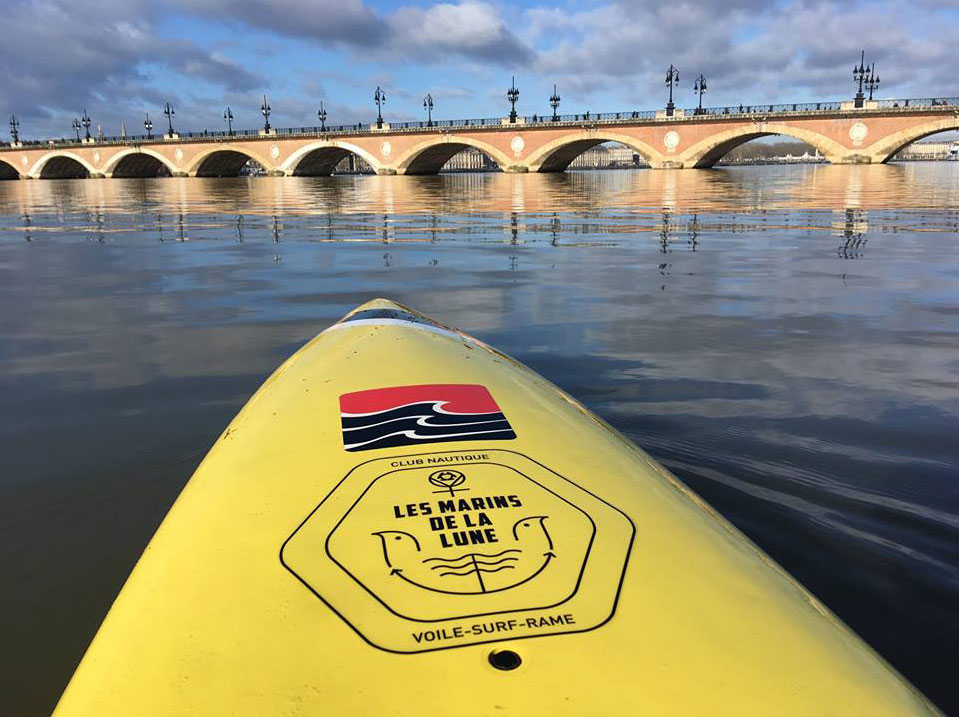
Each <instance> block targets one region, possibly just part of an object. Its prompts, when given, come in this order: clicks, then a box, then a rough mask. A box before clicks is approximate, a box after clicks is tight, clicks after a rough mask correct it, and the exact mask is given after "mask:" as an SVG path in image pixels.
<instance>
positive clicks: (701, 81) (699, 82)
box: [693, 75, 706, 115]
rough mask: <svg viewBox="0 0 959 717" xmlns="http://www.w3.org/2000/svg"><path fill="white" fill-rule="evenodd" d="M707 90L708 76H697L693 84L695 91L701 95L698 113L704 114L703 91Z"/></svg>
mask: <svg viewBox="0 0 959 717" xmlns="http://www.w3.org/2000/svg"><path fill="white" fill-rule="evenodd" d="M705 91H706V78H705V77H703V76H702V75H700V76H699V77H697V78H696V82H695V84H694V85H693V92H695V93H696V94H698V95H699V107H697V108H696V114H698V115H701V114H703V93H704V92H705Z"/></svg>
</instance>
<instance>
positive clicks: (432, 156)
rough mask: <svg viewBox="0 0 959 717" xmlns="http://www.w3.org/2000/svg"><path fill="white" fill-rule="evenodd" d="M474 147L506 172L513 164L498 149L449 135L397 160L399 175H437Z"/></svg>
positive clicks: (485, 143)
mask: <svg viewBox="0 0 959 717" xmlns="http://www.w3.org/2000/svg"><path fill="white" fill-rule="evenodd" d="M469 147H472V148H473V149H477V150H479V151H480V152H482V153H483V154H485V155H487V156H488V157H490V158H491V159H492V160H493V161H494V162H496V164H498V165H499V168H500V169H502V170H503V171H506V169H507V167H509V166H510V165H511V164H513V162H512V161H511V160H510V158H509V157H507V156H506V155H505V154H504V153H503V152H501V151H500V150H498V149H497V148H496V147H494V146H492V145H491V144H488V143H487V142H482V141H480V140H478V139H473V138H472V137H464V136H462V135H455V134H448V135H443V136H442V137H441V138H434V139H429V140H427V141H425V142H420V143H419V144H417V145H415V146H414V147H411V148H410V149H409V150H407V151H406V152H404V153H403V154H402V155H401V156H400V157H398V158H397V160H396V172H397V174H436V173H437V172H439V171H440V169H442V168H443V165H444V164H446V163H447V162H448V161H449V160H450V159H452V158H453V157H454V156H455V155H457V154H459V153H460V152H462V151H463V150H464V149H467V148H469Z"/></svg>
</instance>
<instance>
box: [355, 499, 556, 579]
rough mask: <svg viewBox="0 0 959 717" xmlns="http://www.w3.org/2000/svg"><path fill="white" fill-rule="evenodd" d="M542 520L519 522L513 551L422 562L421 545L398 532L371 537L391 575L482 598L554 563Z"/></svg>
mask: <svg viewBox="0 0 959 717" xmlns="http://www.w3.org/2000/svg"><path fill="white" fill-rule="evenodd" d="M546 519H547V516H545V515H531V516H527V517H525V518H520V519H519V520H517V521H516V522H515V523H514V524H513V529H512V534H513V540H514V543H513V545H514V547H508V548H504V549H503V550H500V551H496V550H495V548H494V549H493V550H491V551H490V552H469V553H462V554H460V555H457V556H456V557H453V558H447V557H439V556H431V557H426V558H424V557H422V548H421V546H420V541H419V540H418V539H417V538H416V536H415V535H412V534H411V533H407V532H405V531H402V530H381V531H377V532H375V533H372V535H375V536H376V537H378V538H379V539H380V542H381V545H382V548H383V560H384V562H385V563H386V568H387V569H389V571H390V575H392V576H395V577H397V578H398V579H400V580H404V581H405V582H407V583H410V584H411V585H415V586H416V587H419V588H423V589H424V590H431V591H433V592H439V593H447V594H451V595H482V594H488V593H494V592H500V591H503V590H509V589H510V588H514V587H516V586H517V585H522V584H523V583H525V582H528V581H530V580H532V579H533V578H535V577H536V576H537V575H539V574H540V573H542V572H543V571H544V570H546V568H547V567H548V566H549V564H550V562H551V561H552V560H554V559H555V558H556V553H555V552H554V550H553V540H552V538H551V537H550V535H549V531H548V530H547V529H546ZM491 547H493V546H491Z"/></svg>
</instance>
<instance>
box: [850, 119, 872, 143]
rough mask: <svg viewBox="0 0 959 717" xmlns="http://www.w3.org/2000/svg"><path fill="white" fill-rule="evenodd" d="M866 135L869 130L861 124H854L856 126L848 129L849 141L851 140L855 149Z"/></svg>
mask: <svg viewBox="0 0 959 717" xmlns="http://www.w3.org/2000/svg"><path fill="white" fill-rule="evenodd" d="M868 134H869V128H868V127H866V125H864V124H863V123H862V122H856V124H854V125H853V126H852V127H850V128H849V139H851V140H852V143H853V144H854V145H856V146H857V147H858V146H859V145H861V144H862V142H863V140H864V139H866V135H868Z"/></svg>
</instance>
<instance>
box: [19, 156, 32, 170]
mask: <svg viewBox="0 0 959 717" xmlns="http://www.w3.org/2000/svg"><path fill="white" fill-rule="evenodd" d="M20 162H21V163H22V164H23V166H24V167H26V166H27V165H28V164H30V160H29V159H27V155H23V156H22V157H21V158H20Z"/></svg>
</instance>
